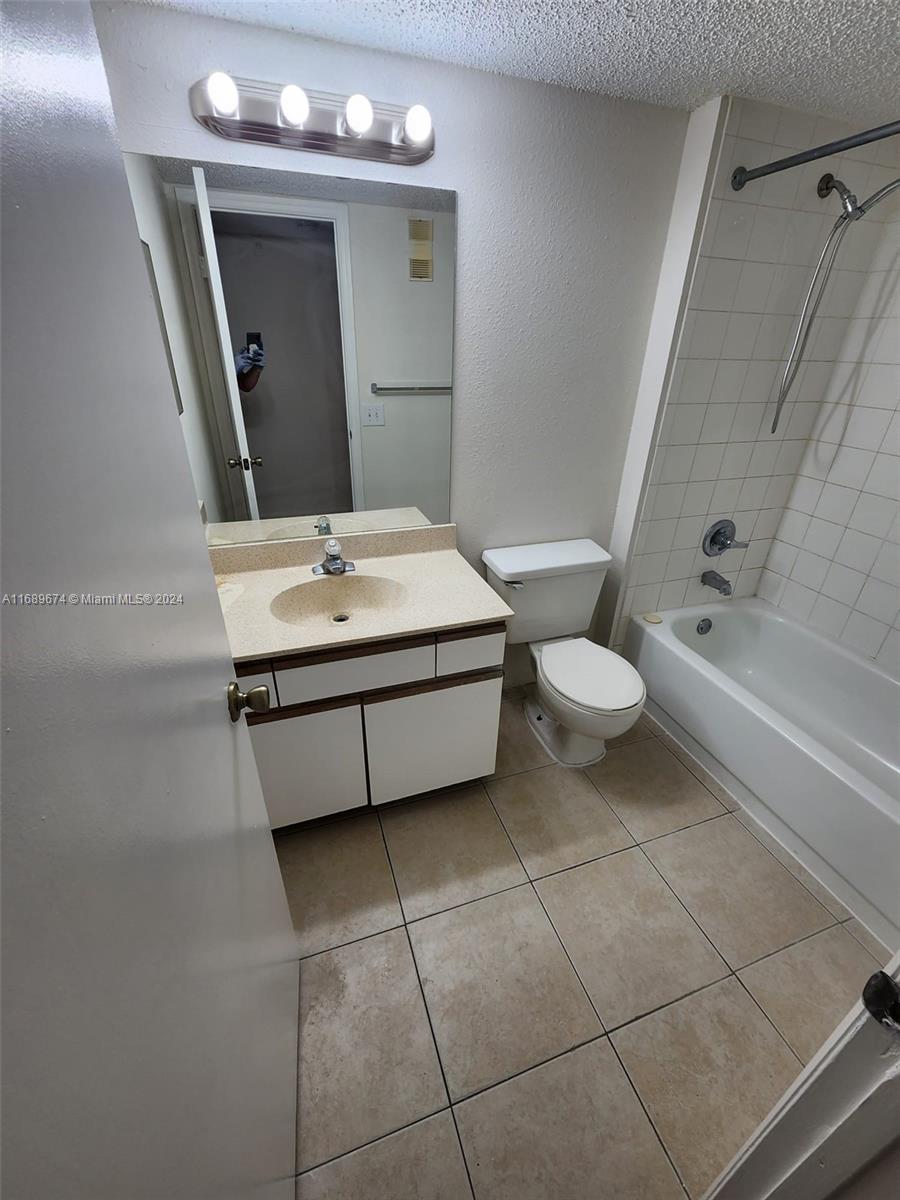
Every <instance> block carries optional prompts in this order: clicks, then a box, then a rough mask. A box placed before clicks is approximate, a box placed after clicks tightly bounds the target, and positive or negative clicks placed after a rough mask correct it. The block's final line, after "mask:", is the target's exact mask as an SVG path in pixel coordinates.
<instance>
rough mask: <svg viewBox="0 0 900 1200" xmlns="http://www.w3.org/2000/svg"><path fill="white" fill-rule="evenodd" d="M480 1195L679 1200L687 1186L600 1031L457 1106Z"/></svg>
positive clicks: (514, 1199) (494, 1198)
mask: <svg viewBox="0 0 900 1200" xmlns="http://www.w3.org/2000/svg"><path fill="white" fill-rule="evenodd" d="M456 1116H457V1120H458V1122H459V1132H460V1137H461V1138H462V1142H463V1147H464V1148H465V1152H466V1161H467V1162H468V1164H469V1170H470V1172H471V1174H472V1182H473V1184H474V1186H475V1193H476V1195H477V1196H478V1197H479V1200H481V1198H484V1200H680V1198H683V1195H684V1193H683V1192H682V1190H681V1186H680V1185H679V1183H678V1180H677V1179H676V1177H675V1172H674V1171H673V1170H672V1167H671V1165H670V1163H669V1161H668V1159H667V1158H666V1155H665V1152H664V1151H663V1149H662V1147H661V1146H660V1144H659V1140H658V1139H657V1137H656V1135H655V1134H654V1132H653V1129H652V1126H651V1125H650V1122H649V1121H648V1120H647V1117H646V1115H645V1113H644V1111H643V1109H642V1108H641V1106H640V1103H639V1102H638V1099H637V1097H636V1096H635V1094H634V1091H633V1090H632V1088H631V1086H630V1085H629V1083H628V1079H627V1078H626V1076H625V1073H624V1071H623V1070H622V1068H621V1066H620V1065H619V1063H618V1062H617V1060H616V1057H615V1055H614V1054H613V1052H612V1050H611V1049H610V1047H609V1045H608V1044H607V1042H606V1039H605V1038H604V1039H602V1040H600V1041H596V1042H591V1043H590V1045H588V1046H582V1047H580V1048H579V1049H578V1050H573V1051H572V1052H571V1053H570V1054H566V1055H563V1056H562V1057H561V1058H557V1059H554V1061H553V1062H549V1063H545V1064H544V1065H543V1066H540V1067H536V1068H535V1070H533V1071H528V1072H526V1074H524V1075H519V1076H517V1077H516V1078H515V1079H511V1080H509V1081H508V1082H507V1083H501V1084H500V1085H499V1086H498V1087H494V1088H491V1089H490V1090H489V1091H487V1092H482V1093H481V1094H480V1095H478V1096H473V1097H472V1099H471V1100H466V1101H464V1102H463V1103H462V1104H460V1105H458V1106H457V1108H456Z"/></svg>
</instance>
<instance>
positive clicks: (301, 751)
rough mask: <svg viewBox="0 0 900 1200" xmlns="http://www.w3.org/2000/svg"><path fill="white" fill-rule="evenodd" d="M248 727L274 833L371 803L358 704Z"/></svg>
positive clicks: (263, 720)
mask: <svg viewBox="0 0 900 1200" xmlns="http://www.w3.org/2000/svg"><path fill="white" fill-rule="evenodd" d="M247 724H248V725H249V726H250V741H251V742H252V743H253V752H254V754H255V755H256V765H257V768H258V769H259V778H260V782H261V783H262V790H263V798H264V799H265V802H266V808H267V809H268V813H269V823H270V825H271V826H272V828H273V829H278V828H280V827H281V826H282V825H294V824H295V823H296V822H297V821H308V820H310V819H311V818H312V817H323V816H326V815H327V814H328V813H335V812H343V811H344V810H345V809H348V808H359V807H360V806H361V805H363V804H367V803H368V793H367V790H366V761H365V752H364V749H363V734H362V710H361V708H360V706H359V701H358V700H354V701H352V702H350V703H347V704H341V705H329V706H324V705H322V706H320V707H319V708H317V709H315V710H313V711H310V712H300V713H299V714H293V715H285V716H280V715H279V716H276V717H274V719H273V718H271V717H270V718H268V719H267V718H266V717H262V718H260V717H255V718H254V717H251V718H248V720H247Z"/></svg>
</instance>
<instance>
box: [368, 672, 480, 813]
mask: <svg viewBox="0 0 900 1200" xmlns="http://www.w3.org/2000/svg"><path fill="white" fill-rule="evenodd" d="M502 684H503V673H502V672H501V671H492V672H489V673H485V674H482V675H480V676H479V675H476V676H474V677H473V679H472V680H467V681H465V682H457V681H454V682H452V683H451V682H450V681H449V680H448V681H446V682H442V683H436V684H434V685H433V686H432V688H430V689H423V688H415V689H413V688H410V689H409V690H408V692H407V694H405V695H404V694H396V695H393V696H390V697H385V698H383V699H380V700H371V701H366V702H364V705H363V713H364V717H365V724H366V747H367V750H368V756H369V787H370V790H371V795H372V803H373V804H385V803H386V802H387V801H389V800H399V799H401V798H402V797H403V796H415V795H416V794H417V793H418V792H429V791H432V790H433V789H434V788H441V787H448V786H449V785H450V784H453V783H462V782H464V781H465V780H467V779H476V778H478V777H479V776H481V775H489V774H490V773H491V772H492V771H493V769H494V763H495V760H496V757H497V730H498V725H499V721H500V690H501V687H502Z"/></svg>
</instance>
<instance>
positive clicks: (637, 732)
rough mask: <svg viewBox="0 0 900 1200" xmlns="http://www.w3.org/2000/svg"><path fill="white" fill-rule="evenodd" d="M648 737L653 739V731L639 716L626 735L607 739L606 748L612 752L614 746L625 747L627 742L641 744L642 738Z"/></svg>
mask: <svg viewBox="0 0 900 1200" xmlns="http://www.w3.org/2000/svg"><path fill="white" fill-rule="evenodd" d="M649 737H653V730H652V729H651V728H650V725H649V724H648V723H647V721H646V719H645V718H644V717H643V716H641V717H638V719H637V720H636V721H635V723H634V724H633V725H632V727H631V728H630V729H629V730H628V731H627V733H622V734H620V735H619V737H614V738H608V739H607V742H606V748H607V750H614V749H615V748H616V746H627V745H628V744H629V742H641V741H643V740H644V738H649Z"/></svg>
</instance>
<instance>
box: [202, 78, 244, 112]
mask: <svg viewBox="0 0 900 1200" xmlns="http://www.w3.org/2000/svg"><path fill="white" fill-rule="evenodd" d="M206 94H207V95H208V96H209V100H210V103H211V104H212V106H213V108H214V109H215V111H216V112H217V113H218V114H219V116H220V117H237V115H238V106H239V104H240V96H239V95H238V90H237V86H236V85H235V82H234V80H233V79H232V78H231V76H230V75H226V74H225V72H224V71H213V73H212V75H210V76H209V78H208V79H207V81H206Z"/></svg>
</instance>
